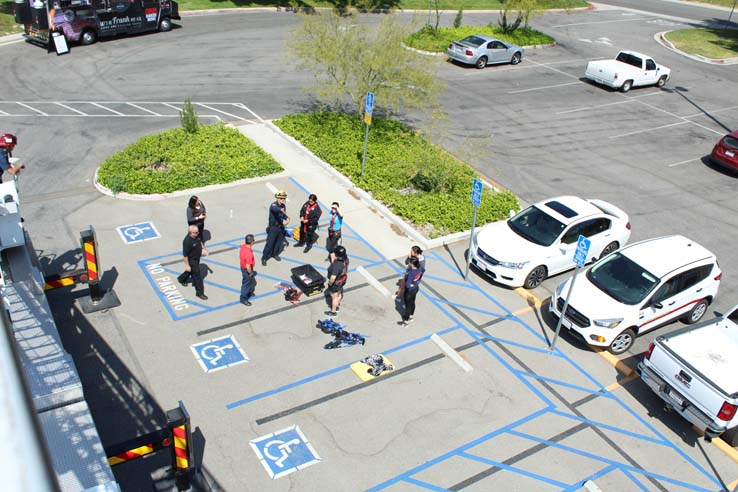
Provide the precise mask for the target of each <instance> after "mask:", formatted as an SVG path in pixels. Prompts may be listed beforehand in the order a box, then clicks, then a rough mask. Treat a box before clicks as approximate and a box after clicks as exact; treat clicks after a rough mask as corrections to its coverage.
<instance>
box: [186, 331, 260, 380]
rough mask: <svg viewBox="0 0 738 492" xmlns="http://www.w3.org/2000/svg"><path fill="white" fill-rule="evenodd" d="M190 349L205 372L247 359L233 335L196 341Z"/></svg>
mask: <svg viewBox="0 0 738 492" xmlns="http://www.w3.org/2000/svg"><path fill="white" fill-rule="evenodd" d="M190 349H192V353H193V354H195V359H197V362H199V363H200V367H202V370H203V371H205V372H206V373H207V372H213V371H219V370H221V369H225V368H227V367H231V366H235V365H237V364H243V363H244V362H248V361H249V358H248V357H246V354H244V353H243V350H241V346H240V345H239V344H238V342H237V341H236V339H235V338H234V337H233V335H226V336H224V337H220V338H214V339H212V340H208V341H207V342H201V343H196V344H194V345H191V346H190Z"/></svg>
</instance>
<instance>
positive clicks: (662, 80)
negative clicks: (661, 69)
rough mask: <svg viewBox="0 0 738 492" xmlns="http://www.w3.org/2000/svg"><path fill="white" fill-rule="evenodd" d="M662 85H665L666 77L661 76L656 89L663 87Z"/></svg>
mask: <svg viewBox="0 0 738 492" xmlns="http://www.w3.org/2000/svg"><path fill="white" fill-rule="evenodd" d="M664 85H666V75H662V76H661V77H660V78H659V80H658V81H657V82H656V87H663V86H664Z"/></svg>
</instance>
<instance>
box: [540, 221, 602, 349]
mask: <svg viewBox="0 0 738 492" xmlns="http://www.w3.org/2000/svg"><path fill="white" fill-rule="evenodd" d="M591 243H592V242H591V241H590V240H589V239H587V238H586V237H584V236H582V235H581V234H580V235H579V239H577V249H576V251H574V263H575V264H576V265H577V267H576V268H575V269H574V276H573V277H572V278H571V285H570V286H569V292H567V293H566V299H565V300H564V306H563V307H562V308H561V316H560V317H559V322H558V323H556V332H555V333H554V338H553V341H552V342H551V347H549V349H550V350H551V351H552V352H553V351H554V349H555V348H556V340H558V338H559V331H560V330H561V322H562V321H563V320H564V316H566V310H567V309H568V308H569V298H571V293H572V291H573V290H574V282H576V281H577V274H579V271H580V270H581V269H582V267H583V266H584V264H585V263H586V262H587V253H588V252H589V246H590V245H591Z"/></svg>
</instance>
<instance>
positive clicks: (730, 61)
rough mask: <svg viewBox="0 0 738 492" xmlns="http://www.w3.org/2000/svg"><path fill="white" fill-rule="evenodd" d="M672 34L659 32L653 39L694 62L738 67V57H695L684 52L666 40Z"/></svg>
mask: <svg viewBox="0 0 738 492" xmlns="http://www.w3.org/2000/svg"><path fill="white" fill-rule="evenodd" d="M670 32H672V31H662V32H657V33H656V34H654V35H653V39H655V40H656V42H657V43H659V44H660V45H661V46H663V47H664V48H666V49H668V50H671V51H673V52H674V53H678V54H680V55H682V56H685V57H687V58H691V59H692V60H697V61H698V62H702V63H709V64H710V65H736V64H738V57H735V58H707V57H706V56H702V55H695V54H692V53H687V52H684V51H682V50H680V49H678V48H677V47H676V46H674V45H673V44H672V42H671V41H669V40H668V39H666V35H667V34H669V33H670Z"/></svg>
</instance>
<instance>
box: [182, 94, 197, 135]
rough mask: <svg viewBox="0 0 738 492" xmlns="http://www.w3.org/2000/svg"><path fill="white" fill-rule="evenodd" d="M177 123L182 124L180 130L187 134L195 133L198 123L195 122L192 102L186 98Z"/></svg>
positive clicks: (195, 116) (195, 114) (195, 115)
mask: <svg viewBox="0 0 738 492" xmlns="http://www.w3.org/2000/svg"><path fill="white" fill-rule="evenodd" d="M179 121H180V122H181V123H182V129H183V130H184V131H186V132H187V133H196V132H197V127H198V126H200V122H199V121H197V113H195V107H194V106H193V105H192V100H191V99H190V98H189V97H188V98H187V99H185V100H184V106H182V111H180V112H179Z"/></svg>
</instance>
